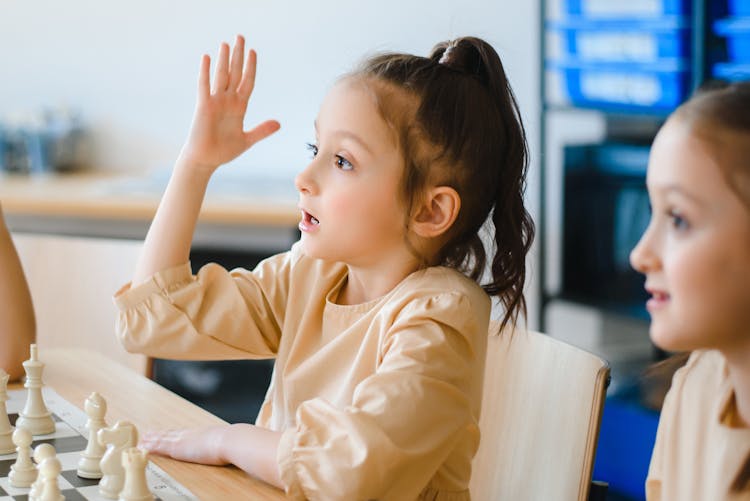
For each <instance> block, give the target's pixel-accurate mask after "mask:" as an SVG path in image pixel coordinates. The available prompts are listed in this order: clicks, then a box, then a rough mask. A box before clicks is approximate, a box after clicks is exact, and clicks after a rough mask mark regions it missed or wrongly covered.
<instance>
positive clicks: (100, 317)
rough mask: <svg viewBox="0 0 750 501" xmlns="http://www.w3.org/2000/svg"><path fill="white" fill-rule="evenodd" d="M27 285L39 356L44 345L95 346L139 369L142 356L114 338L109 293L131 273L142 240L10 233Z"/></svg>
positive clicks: (142, 367) (142, 365)
mask: <svg viewBox="0 0 750 501" xmlns="http://www.w3.org/2000/svg"><path fill="white" fill-rule="evenodd" d="M13 241H14V243H15V245H16V249H17V250H18V254H19V256H20V258H21V263H22V265H23V268H24V272H25V274H26V279H27V281H28V283H29V289H30V290H31V297H32V301H33V302H34V311H35V313H36V322H37V344H38V345H39V350H40V353H39V358H40V359H41V360H43V359H44V349H45V348H86V349H90V350H94V351H98V352H100V353H102V354H103V355H106V356H107V357H109V358H111V359H114V360H116V361H118V362H121V363H123V364H124V365H127V366H129V367H131V368H132V369H135V370H136V371H138V372H139V373H141V374H143V373H144V372H145V370H146V357H145V356H143V355H134V354H130V353H127V352H126V351H125V350H124V348H122V346H121V345H120V343H119V341H118V340H117V339H116V338H115V331H114V327H115V319H116V315H117V310H116V308H115V306H114V304H113V302H112V295H113V294H114V293H115V292H116V291H117V290H118V289H119V288H120V287H121V286H122V285H123V284H125V283H127V282H128V281H129V280H130V278H131V277H132V276H133V271H134V270H135V264H136V261H137V259H138V255H139V253H140V250H141V247H142V245H143V243H142V242H141V241H135V240H115V239H104V238H82V237H63V236H54V235H38V234H30V233H14V234H13Z"/></svg>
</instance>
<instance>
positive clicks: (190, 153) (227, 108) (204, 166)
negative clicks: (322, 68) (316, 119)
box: [180, 36, 280, 173]
mask: <svg viewBox="0 0 750 501" xmlns="http://www.w3.org/2000/svg"><path fill="white" fill-rule="evenodd" d="M256 61H257V56H256V54H255V51H254V50H250V51H249V52H248V55H247V59H245V40H244V39H243V37H242V36H237V41H236V42H235V45H234V48H233V50H232V58H231V61H230V58H229V45H228V44H226V43H222V44H221V47H220V49H219V57H218V61H217V64H216V69H215V72H214V79H213V85H211V82H210V77H209V69H210V66H211V58H210V57H209V56H207V55H204V56H203V58H202V59H201V67H200V74H199V78H198V99H197V104H196V108H195V114H194V116H193V123H192V126H191V127H190V134H189V135H188V139H187V142H186V143H185V146H184V147H183V149H182V152H181V154H180V156H181V157H182V160H184V161H186V162H188V163H189V164H190V165H192V166H193V167H194V168H197V169H201V170H207V171H208V172H209V173H211V172H213V171H214V170H215V169H216V168H217V167H218V166H219V165H221V164H224V163H227V162H229V161H230V160H233V159H234V158H236V157H238V156H239V155H241V154H242V153H243V152H245V151H246V150H247V149H248V148H250V147H251V146H252V145H253V144H255V143H257V142H258V141H260V140H262V139H264V138H266V137H268V136H269V135H271V134H273V133H274V132H276V131H277V130H278V129H279V127H280V125H279V123H278V122H276V121H275V120H267V121H265V122H263V123H261V124H259V125H257V126H255V127H254V128H253V129H251V130H249V131H245V130H244V129H243V121H244V118H245V112H246V111H247V103H248V100H249V99H250V95H251V94H252V92H253V87H254V85H255V68H256Z"/></svg>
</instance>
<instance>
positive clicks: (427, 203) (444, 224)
mask: <svg viewBox="0 0 750 501" xmlns="http://www.w3.org/2000/svg"><path fill="white" fill-rule="evenodd" d="M460 209H461V197H460V196H459V195H458V192H457V191H456V190H454V189H453V188H451V187H450V186H435V187H433V188H430V189H429V190H428V191H427V193H426V194H425V196H424V198H423V199H422V204H421V205H420V206H419V208H418V209H417V211H416V213H415V215H414V217H413V218H412V221H411V229H412V230H413V231H414V233H416V234H417V235H419V236H420V237H423V238H435V237H439V236H441V235H444V234H445V233H446V232H447V231H448V230H449V229H450V228H451V226H453V223H455V222H456V218H457V217H458V212H459V210H460Z"/></svg>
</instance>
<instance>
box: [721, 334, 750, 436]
mask: <svg viewBox="0 0 750 501" xmlns="http://www.w3.org/2000/svg"><path fill="white" fill-rule="evenodd" d="M724 358H726V360H727V368H728V369H729V379H730V381H731V382H732V388H733V389H734V396H735V401H736V404H737V415H738V417H739V419H740V420H741V421H742V423H743V425H744V426H746V427H750V363H748V360H750V345H748V347H746V348H744V349H742V350H732V351H731V352H724Z"/></svg>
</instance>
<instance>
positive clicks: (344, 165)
mask: <svg viewBox="0 0 750 501" xmlns="http://www.w3.org/2000/svg"><path fill="white" fill-rule="evenodd" d="M336 167H338V168H339V169H341V170H352V169H353V168H354V166H353V165H352V163H351V162H350V161H349V160H347V159H346V158H344V157H342V156H341V155H336Z"/></svg>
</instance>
